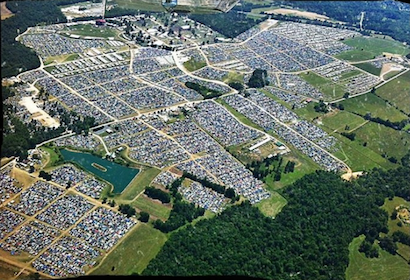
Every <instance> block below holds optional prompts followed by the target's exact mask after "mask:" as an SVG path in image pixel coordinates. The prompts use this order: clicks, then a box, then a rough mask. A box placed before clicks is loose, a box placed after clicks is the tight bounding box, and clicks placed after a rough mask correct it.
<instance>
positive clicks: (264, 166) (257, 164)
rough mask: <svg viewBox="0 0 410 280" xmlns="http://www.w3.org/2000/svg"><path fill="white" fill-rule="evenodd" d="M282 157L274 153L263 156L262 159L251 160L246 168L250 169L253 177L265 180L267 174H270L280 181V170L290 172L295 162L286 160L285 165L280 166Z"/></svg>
mask: <svg viewBox="0 0 410 280" xmlns="http://www.w3.org/2000/svg"><path fill="white" fill-rule="evenodd" d="M282 163H283V157H281V156H279V155H276V156H272V157H270V158H268V157H267V158H265V159H264V160H262V161H252V162H251V163H248V164H246V168H248V169H249V170H250V171H252V174H253V176H254V177H255V178H257V179H261V180H263V181H266V178H267V177H268V176H272V178H273V179H274V180H275V181H280V179H281V176H282V175H281V174H282V172H284V173H291V172H293V171H294V169H295V162H293V161H290V160H289V161H288V162H287V163H286V165H285V167H282Z"/></svg>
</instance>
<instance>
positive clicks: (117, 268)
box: [91, 223, 167, 275]
mask: <svg viewBox="0 0 410 280" xmlns="http://www.w3.org/2000/svg"><path fill="white" fill-rule="evenodd" d="M166 240H167V237H166V235H165V234H163V233H162V232H160V231H159V230H156V229H154V228H152V227H151V226H149V225H147V224H143V223H140V224H139V225H137V226H136V227H135V228H134V229H133V230H132V231H131V232H130V233H129V234H128V235H127V236H126V237H125V239H124V240H122V241H121V243H119V244H118V246H117V247H116V248H115V249H114V250H113V251H112V252H111V253H110V254H109V255H108V256H107V257H106V258H105V259H104V260H103V261H102V262H101V263H100V265H99V266H98V267H97V268H96V269H95V270H94V271H93V272H92V273H91V275H131V274H132V273H141V272H142V271H143V270H144V269H145V268H146V267H147V265H148V263H149V262H150V261H151V259H153V258H154V257H155V256H156V255H157V254H158V252H159V251H160V249H161V248H162V246H163V245H164V243H165V241H166ZM113 267H114V270H112V268H113Z"/></svg>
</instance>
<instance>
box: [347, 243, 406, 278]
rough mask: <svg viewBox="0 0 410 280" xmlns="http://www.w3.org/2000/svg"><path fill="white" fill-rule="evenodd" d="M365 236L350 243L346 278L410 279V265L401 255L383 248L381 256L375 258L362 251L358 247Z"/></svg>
mask: <svg viewBox="0 0 410 280" xmlns="http://www.w3.org/2000/svg"><path fill="white" fill-rule="evenodd" d="M364 238H365V236H364V235H361V236H359V237H356V238H354V239H353V241H352V242H351V243H350V245H349V266H348V267H347V269H346V280H408V278H409V275H410V266H409V265H408V264H407V263H406V261H405V260H403V259H402V258H401V257H400V256H398V255H394V256H393V255H391V254H390V253H387V252H386V251H384V250H381V249H379V257H378V258H373V259H369V258H366V256H365V255H364V253H360V252H359V250H358V249H359V246H360V244H361V243H362V241H363V240H364ZM376 246H377V247H378V245H376ZM378 248H379V247H378Z"/></svg>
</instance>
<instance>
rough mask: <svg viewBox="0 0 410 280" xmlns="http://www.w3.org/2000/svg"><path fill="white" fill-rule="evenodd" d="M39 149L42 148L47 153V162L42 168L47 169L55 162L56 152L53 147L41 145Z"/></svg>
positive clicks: (56, 158)
mask: <svg viewBox="0 0 410 280" xmlns="http://www.w3.org/2000/svg"><path fill="white" fill-rule="evenodd" d="M40 150H43V151H45V152H47V153H48V154H49V158H48V162H47V164H46V166H45V167H44V169H48V168H50V167H53V166H54V165H55V162H56V161H57V160H58V154H57V153H56V152H55V150H54V149H53V148H49V147H45V146H41V147H40Z"/></svg>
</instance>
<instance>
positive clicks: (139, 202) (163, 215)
mask: <svg viewBox="0 0 410 280" xmlns="http://www.w3.org/2000/svg"><path fill="white" fill-rule="evenodd" d="M131 206H133V207H136V208H138V209H140V210H141V211H144V212H147V213H149V214H150V216H151V215H152V216H155V217H156V218H159V219H161V220H166V219H168V217H169V213H170V212H171V208H169V207H167V206H165V205H163V204H161V203H160V202H157V201H154V200H152V199H150V198H148V197H146V196H145V195H140V196H139V197H138V198H137V199H136V200H134V201H133V202H132V203H131Z"/></svg>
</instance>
